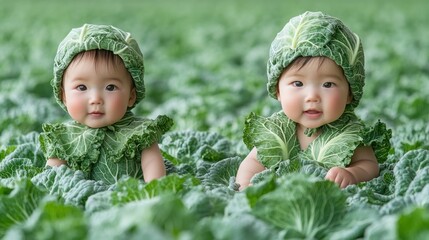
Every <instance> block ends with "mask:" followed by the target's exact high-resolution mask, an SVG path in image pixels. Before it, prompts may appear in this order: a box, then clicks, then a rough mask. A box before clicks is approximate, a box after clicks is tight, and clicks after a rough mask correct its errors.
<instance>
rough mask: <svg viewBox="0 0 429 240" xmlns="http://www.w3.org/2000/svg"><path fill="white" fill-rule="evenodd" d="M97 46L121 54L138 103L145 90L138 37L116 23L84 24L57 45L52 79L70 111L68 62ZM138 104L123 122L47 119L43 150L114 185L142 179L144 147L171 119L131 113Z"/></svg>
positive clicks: (156, 137) (55, 94) (58, 98)
mask: <svg viewBox="0 0 429 240" xmlns="http://www.w3.org/2000/svg"><path fill="white" fill-rule="evenodd" d="M94 49H103V50H108V51H112V52H113V53H114V54H116V55H118V56H119V57H121V59H122V60H123V62H124V65H125V67H126V69H127V70H128V72H129V73H130V74H131V77H132V79H133V82H134V85H135V89H136V102H135V104H136V103H138V102H139V101H141V100H142V99H143V98H144V94H145V87H144V81H143V76H144V64H143V54H142V53H141V51H140V49H139V46H138V44H137V42H136V41H135V40H134V39H133V38H132V37H131V35H130V34H129V33H127V32H124V31H122V30H120V29H118V28H116V27H113V26H106V25H92V24H85V25H83V26H82V27H80V28H75V29H72V30H71V32H70V33H69V34H68V35H67V36H66V37H65V38H64V40H63V41H62V42H61V43H60V45H59V47H58V51H57V54H56V56H55V59H54V78H53V79H52V81H51V85H52V87H53V90H54V96H55V98H56V101H57V102H58V104H59V105H60V106H61V107H62V108H63V109H64V110H66V111H67V108H66V106H65V105H64V104H63V102H62V100H61V85H62V77H63V74H64V71H65V70H66V68H67V66H68V65H69V64H70V63H71V61H72V60H73V58H74V57H75V56H76V55H77V54H78V53H80V52H83V51H88V50H94ZM135 104H134V105H133V106H131V107H130V108H129V109H128V111H127V113H126V114H125V116H124V117H123V118H122V119H121V120H120V121H118V122H117V123H115V124H113V125H110V126H106V127H102V128H90V127H87V126H85V125H82V124H80V123H78V122H76V121H69V122H65V123H55V124H49V123H45V124H44V125H43V132H42V133H41V134H40V144H41V148H42V151H43V152H44V154H45V156H46V157H47V158H58V159H61V160H64V161H66V162H67V165H68V166H69V167H71V168H72V169H74V170H81V171H83V172H84V173H85V174H86V176H87V178H89V179H93V180H102V181H104V182H106V183H110V184H111V183H115V182H116V181H117V180H118V179H119V178H121V177H122V176H123V175H127V176H132V177H136V178H142V177H143V173H142V169H141V152H142V151H143V150H144V149H145V148H148V147H150V146H151V145H152V144H154V143H156V142H158V141H159V139H160V138H161V136H162V134H164V133H165V132H166V131H168V130H169V129H170V128H171V126H172V125H173V121H172V119H170V118H169V117H167V116H163V115H161V116H158V117H157V118H156V119H155V120H151V119H144V118H139V117H136V116H134V114H133V113H132V112H131V109H132V108H133V107H134V106H135Z"/></svg>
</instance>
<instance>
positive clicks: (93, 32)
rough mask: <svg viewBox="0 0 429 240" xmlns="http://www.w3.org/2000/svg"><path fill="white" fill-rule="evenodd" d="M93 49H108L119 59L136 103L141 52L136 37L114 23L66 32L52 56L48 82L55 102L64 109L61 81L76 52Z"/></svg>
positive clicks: (139, 93)
mask: <svg viewBox="0 0 429 240" xmlns="http://www.w3.org/2000/svg"><path fill="white" fill-rule="evenodd" d="M94 49H102V50H108V51H112V52H113V53H114V54H116V55H118V56H119V57H120V58H121V59H122V61H123V62H124V64H125V67H126V68H127V70H128V72H129V73H130V74H131V77H132V78H133V80H134V85H135V87H136V93H137V98H136V102H135V103H134V105H135V104H137V103H138V102H140V101H141V100H142V99H143V98H144V95H145V86H144V81H143V76H144V64H143V54H142V52H141V51H140V48H139V46H138V44H137V42H136V40H135V39H134V38H133V37H131V35H130V33H128V32H125V31H123V30H121V29H119V28H116V27H114V26H108V25H94V24H84V25H83V26H82V27H79V28H73V29H72V30H71V31H70V32H69V34H68V35H67V36H66V37H65V38H64V39H63V41H62V42H61V43H60V44H59V46H58V50H57V54H56V56H55V58H54V78H53V79H52V81H51V85H52V87H53V89H54V95H55V99H56V100H57V102H58V104H59V105H60V106H61V107H62V108H63V109H65V110H66V107H65V106H64V104H63V102H62V101H61V83H62V78H63V74H64V71H65V70H66V68H67V67H68V65H69V64H70V62H71V61H72V60H73V58H74V57H75V56H76V55H77V54H78V53H80V52H83V51H89V50H94ZM132 107H134V106H132Z"/></svg>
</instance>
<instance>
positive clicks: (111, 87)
mask: <svg viewBox="0 0 429 240" xmlns="http://www.w3.org/2000/svg"><path fill="white" fill-rule="evenodd" d="M116 89H117V87H116V86H115V85H113V84H110V85H107V86H106V90H107V91H114V90H116Z"/></svg>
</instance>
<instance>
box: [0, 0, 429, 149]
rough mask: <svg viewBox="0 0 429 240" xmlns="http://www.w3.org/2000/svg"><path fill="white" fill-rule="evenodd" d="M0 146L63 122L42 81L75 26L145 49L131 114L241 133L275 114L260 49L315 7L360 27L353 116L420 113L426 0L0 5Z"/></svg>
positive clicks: (426, 100) (400, 119) (427, 44)
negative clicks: (359, 85)
mask: <svg viewBox="0 0 429 240" xmlns="http://www.w3.org/2000/svg"><path fill="white" fill-rule="evenodd" d="M0 2H1V3H0V5H1V7H0V31H1V34H0V131H1V133H0V143H1V144H7V142H8V141H10V139H12V138H14V137H16V136H17V135H20V134H24V133H27V132H30V131H40V130H41V124H42V123H43V122H46V121H61V120H64V119H67V118H68V116H67V115H66V113H65V112H64V111H63V110H61V109H60V107H59V106H58V105H57V104H56V103H55V102H54V99H53V96H52V90H51V86H50V85H49V81H50V79H51V78H52V61H53V58H54V56H55V52H56V48H57V46H58V44H59V42H60V41H61V40H62V39H63V38H64V37H65V35H66V34H67V33H68V32H69V31H70V29H71V28H74V27H79V26H81V25H82V24H84V23H97V24H111V25H115V26H117V27H119V28H122V29H124V30H126V31H129V32H130V33H131V34H132V35H133V36H134V37H135V38H136V40H137V41H138V42H139V43H140V47H141V49H142V52H143V54H144V56H145V67H146V74H145V83H146V87H147V96H146V98H145V99H144V100H143V101H142V102H141V103H140V104H139V105H138V107H137V108H136V109H135V112H136V113H137V114H138V115H141V116H148V117H155V116H156V115H158V114H166V115H169V116H170V117H172V118H173V119H174V120H175V123H176V124H175V126H174V130H185V129H190V130H195V131H214V132H218V133H220V134H222V135H224V136H226V137H228V138H230V139H233V140H237V141H238V142H240V141H241V137H242V128H243V125H244V119H245V117H246V116H247V115H248V114H249V113H250V112H251V111H255V112H258V113H260V114H263V115H270V114H271V113H273V112H275V111H278V110H280V107H279V106H278V104H277V102H276V101H275V100H273V99H270V98H269V97H268V95H267V92H266V90H265V84H266V75H265V66H266V61H267V56H268V49H269V46H270V44H271V41H272V40H273V38H274V37H275V35H276V33H277V32H278V31H280V30H281V28H282V27H283V26H284V24H285V23H286V22H287V21H288V20H289V19H290V18H291V17H293V16H295V15H298V14H300V13H303V12H304V11H323V12H325V13H328V14H330V15H333V16H336V17H338V18H340V19H341V20H343V22H344V23H345V24H346V25H348V26H349V27H350V28H351V29H352V30H353V31H354V32H356V33H357V34H358V35H360V37H361V39H362V41H363V45H364V49H365V57H366V73H367V79H366V86H365V89H364V97H363V100H362V101H361V104H360V106H359V107H358V108H357V113H358V115H359V116H361V117H362V118H363V119H364V120H365V121H368V122H373V121H376V120H377V119H381V120H382V121H385V122H386V123H387V124H388V125H389V127H391V128H392V129H395V128H397V127H401V126H404V125H413V124H418V123H421V122H423V123H427V122H428V121H429V110H428V106H429V29H428V27H427V26H428V25H427V24H428V23H429V14H428V13H427V9H428V3H427V1H425V0H410V1H400V0H393V1H391V0H379V1H373V0H362V1H351V0H326V1H309V0H308V1H281V0H275V1H271V0H268V1H255V0H251V1H244V0H238V1H227V0H221V1H197V0H184V1H173V0H169V1H164V0H156V1H155V0H146V1H138V0H128V1H112V0H110V1H102V0H95V1H88V0H85V1H83V0H76V1H64V0H61V1H48V0H38V1H24V0H15V1H6V0H1V1H0Z"/></svg>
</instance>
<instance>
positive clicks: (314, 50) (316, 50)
mask: <svg viewBox="0 0 429 240" xmlns="http://www.w3.org/2000/svg"><path fill="white" fill-rule="evenodd" d="M308 56H313V57H316V56H324V57H328V58H330V59H332V60H333V61H335V63H337V65H339V66H340V67H342V69H343V71H344V75H345V77H346V78H347V80H348V82H349V85H350V89H351V91H352V94H353V101H352V102H351V103H350V106H351V108H355V107H356V106H357V105H358V104H359V101H360V99H361V97H362V90H363V86H364V84H365V82H364V81H365V69H364V53H363V48H362V43H361V40H360V38H359V37H358V35H356V34H355V33H353V32H352V31H350V29H349V28H347V27H346V26H345V25H344V24H343V23H342V22H341V21H340V20H339V19H337V18H334V17H331V16H328V15H326V14H323V13H321V12H305V13H303V14H302V15H299V16H296V17H294V18H292V19H291V20H290V21H289V22H288V23H287V24H286V25H285V26H284V28H283V29H282V30H281V31H280V32H279V33H278V34H277V36H276V37H275V39H274V41H273V42H272V44H271V48H270V54H269V60H268V63H267V75H268V84H267V89H268V92H269V95H270V96H271V97H273V98H275V99H277V84H278V81H279V77H280V75H281V74H282V72H283V70H284V69H285V68H286V67H287V66H288V65H289V64H290V63H292V62H293V61H294V60H295V59H296V58H297V57H308Z"/></svg>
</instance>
